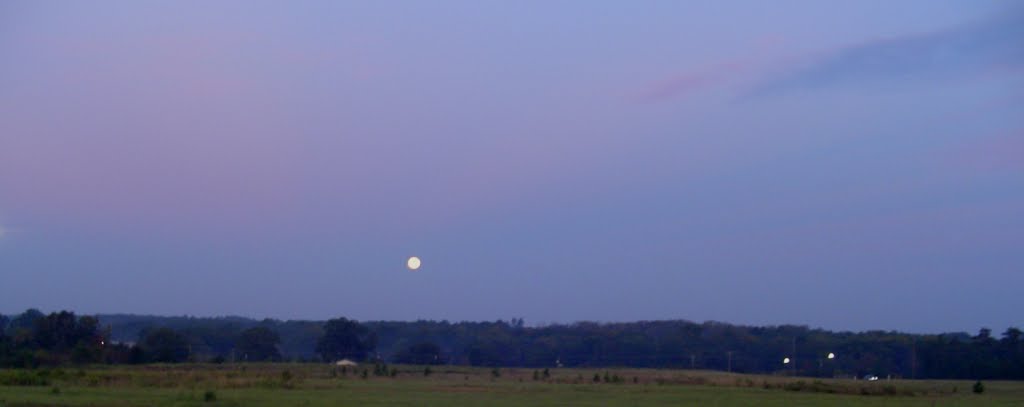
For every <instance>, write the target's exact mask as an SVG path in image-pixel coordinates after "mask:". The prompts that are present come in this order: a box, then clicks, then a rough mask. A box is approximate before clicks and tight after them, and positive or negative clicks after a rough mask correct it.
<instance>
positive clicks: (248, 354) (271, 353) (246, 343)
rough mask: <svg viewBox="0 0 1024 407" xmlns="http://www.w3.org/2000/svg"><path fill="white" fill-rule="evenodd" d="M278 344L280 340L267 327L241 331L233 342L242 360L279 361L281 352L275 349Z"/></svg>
mask: <svg viewBox="0 0 1024 407" xmlns="http://www.w3.org/2000/svg"><path fill="white" fill-rule="evenodd" d="M280 343H281V338H280V337H279V336H278V335H277V333H276V332H274V331H272V330H270V329H269V328H267V327H263V326H258V327H255V328H249V329H246V330H245V331H242V333H241V334H240V335H239V336H238V340H237V341H236V342H235V347H236V348H238V352H239V353H241V355H242V358H243V360H248V361H265V360H280V359H281V352H280V351H278V349H277V346H278V344H280Z"/></svg>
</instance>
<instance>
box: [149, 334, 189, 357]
mask: <svg viewBox="0 0 1024 407" xmlns="http://www.w3.org/2000/svg"><path fill="white" fill-rule="evenodd" d="M140 342H141V344H142V349H143V351H145V354H146V355H147V356H148V357H149V360H150V361H153V362H163V363H180V362H184V361H186V360H188V356H189V350H188V341H187V340H186V339H185V336H184V335H182V334H180V333H178V332H177V331H175V330H173V329H170V328H157V329H154V330H151V331H148V332H145V333H144V336H143V338H142V341H140Z"/></svg>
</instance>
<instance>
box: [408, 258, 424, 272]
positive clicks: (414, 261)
mask: <svg viewBox="0 0 1024 407" xmlns="http://www.w3.org/2000/svg"><path fill="white" fill-rule="evenodd" d="M420 264H421V262H420V258H419V257H416V256H412V257H410V258H409V260H407V261H406V262H405V266H406V267H408V268H409V270H413V271H416V269H418V268H420Z"/></svg>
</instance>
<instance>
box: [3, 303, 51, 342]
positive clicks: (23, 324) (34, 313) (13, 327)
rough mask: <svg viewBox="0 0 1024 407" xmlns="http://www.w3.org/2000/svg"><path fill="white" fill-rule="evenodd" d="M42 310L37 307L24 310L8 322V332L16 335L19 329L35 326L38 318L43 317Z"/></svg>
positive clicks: (29, 328)
mask: <svg viewBox="0 0 1024 407" xmlns="http://www.w3.org/2000/svg"><path fill="white" fill-rule="evenodd" d="M44 316H46V315H44V314H43V313H42V312H40V311H39V310H37V309H35V308H29V309H27V310H25V312H22V313H21V314H19V315H18V316H16V317H14V319H12V320H11V322H9V323H8V326H7V332H8V333H9V334H10V335H11V336H15V335H16V334H17V333H18V331H19V330H31V329H32V327H34V326H35V324H36V320H38V319H41V318H43V317H44Z"/></svg>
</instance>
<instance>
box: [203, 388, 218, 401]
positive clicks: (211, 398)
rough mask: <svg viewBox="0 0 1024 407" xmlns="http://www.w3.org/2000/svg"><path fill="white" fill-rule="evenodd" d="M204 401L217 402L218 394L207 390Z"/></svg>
mask: <svg viewBox="0 0 1024 407" xmlns="http://www.w3.org/2000/svg"><path fill="white" fill-rule="evenodd" d="M203 401H205V402H213V401H217V392H215V391H213V390H207V391H206V393H203Z"/></svg>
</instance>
